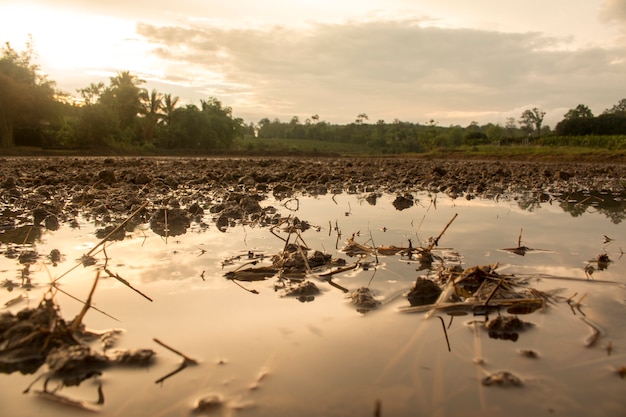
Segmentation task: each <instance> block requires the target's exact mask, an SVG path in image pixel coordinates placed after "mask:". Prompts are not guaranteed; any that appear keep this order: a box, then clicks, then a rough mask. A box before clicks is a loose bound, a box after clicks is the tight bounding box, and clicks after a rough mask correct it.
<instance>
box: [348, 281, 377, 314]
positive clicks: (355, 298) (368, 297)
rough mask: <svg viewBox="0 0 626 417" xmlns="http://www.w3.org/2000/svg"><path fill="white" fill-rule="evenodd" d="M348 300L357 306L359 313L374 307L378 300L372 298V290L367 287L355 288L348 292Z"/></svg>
mask: <svg viewBox="0 0 626 417" xmlns="http://www.w3.org/2000/svg"><path fill="white" fill-rule="evenodd" d="M348 297H349V298H350V302H351V303H352V304H354V305H355V306H356V307H357V311H358V312H359V313H365V312H368V311H370V310H373V309H375V308H376V307H378V305H379V304H380V301H378V300H377V299H375V298H374V294H373V293H372V290H370V289H369V288H367V287H361V288H357V289H356V290H354V291H351V292H350V293H349V294H348Z"/></svg>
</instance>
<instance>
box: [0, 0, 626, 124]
mask: <svg viewBox="0 0 626 417" xmlns="http://www.w3.org/2000/svg"><path fill="white" fill-rule="evenodd" d="M29 35H30V36H32V39H33V43H34V49H35V51H36V52H37V59H36V63H37V64H38V65H39V66H40V67H41V70H42V72H44V73H46V74H48V77H49V79H51V80H53V81H55V82H56V83H57V88H59V89H61V90H63V91H66V92H68V93H71V94H73V95H76V96H78V94H77V93H76V90H77V89H79V88H84V87H87V86H89V84H91V83H97V82H99V81H103V82H104V83H105V84H108V82H109V80H110V77H113V76H115V75H116V74H117V73H119V72H120V71H130V72H131V73H132V74H134V75H137V76H138V77H139V78H140V79H143V80H145V81H146V83H145V84H144V87H145V88H147V89H149V90H152V89H156V90H158V91H159V92H161V93H170V94H172V95H173V96H178V97H179V100H180V101H179V103H181V104H196V105H199V103H200V100H201V99H208V98H210V97H216V98H217V99H219V100H220V101H221V102H222V103H223V104H224V105H225V106H230V107H231V108H232V109H233V115H234V116H235V117H240V118H242V119H244V120H245V121H246V122H247V123H251V122H252V123H258V122H259V120H261V119H262V118H266V117H267V118H269V119H271V120H273V119H276V118H278V119H280V120H281V121H284V122H288V121H290V120H291V119H292V118H293V117H294V116H297V117H298V118H299V120H300V121H301V122H304V121H305V120H306V119H308V118H311V116H313V115H318V116H319V120H323V121H327V122H330V123H340V124H344V123H351V122H353V121H355V119H356V118H357V116H358V115H359V114H362V113H365V114H366V115H367V116H368V118H369V123H376V122H377V121H379V120H384V121H385V122H388V123H391V122H393V121H394V120H395V119H398V120H402V121H408V122H414V123H422V124H424V123H427V122H429V121H430V120H433V121H435V122H436V123H437V124H438V125H440V126H449V125H461V126H467V125H469V124H470V123H471V122H477V123H479V124H485V123H489V122H490V123H495V124H500V125H504V124H505V123H506V120H507V118H509V117H514V118H515V119H516V120H518V119H519V118H520V116H521V114H522V112H523V111H524V110H526V109H531V108H533V107H537V108H540V109H542V110H543V111H545V112H546V116H545V123H544V124H547V125H550V126H552V127H554V126H555V125H556V123H557V122H558V121H560V120H561V119H562V118H563V115H564V114H565V113H566V112H567V110H569V109H571V108H575V107H576V106H577V105H578V104H585V105H587V106H588V107H589V108H590V109H591V110H592V111H593V112H594V114H600V113H601V112H602V111H604V110H605V109H607V108H610V107H612V106H613V105H615V104H617V103H618V102H619V101H620V100H621V99H623V98H626V0H524V1H519V0H506V1H503V0H472V1H467V0H358V1H357V0H311V1H300V0H290V1H288V2H286V1H283V0H263V1H260V0H230V1H228V2H226V1H224V0H219V1H217V0H176V1H171V0H167V1H166V0H123V1H122V0H90V1H84V0H18V1H13V0H0V42H2V43H3V44H4V43H5V42H10V44H11V46H12V47H13V48H14V49H17V50H23V49H24V48H25V45H26V42H27V41H28V37H29Z"/></svg>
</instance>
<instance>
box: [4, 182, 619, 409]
mask: <svg viewBox="0 0 626 417" xmlns="http://www.w3.org/2000/svg"><path fill="white" fill-rule="evenodd" d="M415 196H416V197H417V203H416V204H415V205H413V206H412V207H410V208H408V209H405V210H401V211H399V210H396V209H394V207H393V205H392V201H393V199H394V196H382V197H380V198H378V200H377V202H376V204H375V205H372V204H370V203H368V202H366V201H365V199H363V198H362V197H360V196H356V195H347V194H342V195H336V196H334V197H331V196H323V197H318V198H311V197H301V198H299V199H298V200H297V201H295V200H290V201H271V200H267V201H264V202H262V203H261V204H262V205H263V206H265V205H273V206H274V207H276V208H277V209H278V210H279V212H280V213H281V214H282V215H284V216H287V215H292V216H298V217H299V218H300V219H303V220H307V221H308V222H309V223H310V224H311V225H313V226H317V227H313V228H311V229H309V230H307V231H306V232H304V233H302V238H303V239H304V241H305V242H306V244H307V245H308V246H309V247H310V248H312V249H317V250H320V251H324V252H326V253H330V254H332V255H333V257H338V258H343V259H345V260H346V261H347V262H348V263H352V262H354V261H355V258H351V257H349V256H347V255H346V254H345V253H343V252H342V251H341V248H342V247H343V246H344V244H345V240H346V239H347V238H349V237H350V236H352V235H353V234H354V236H355V240H356V241H357V242H359V243H362V244H369V245H371V244H372V242H373V243H374V244H375V245H376V246H380V245H383V246H389V245H397V246H407V244H408V240H409V239H410V240H411V242H412V245H413V246H418V245H424V246H425V245H427V244H428V239H429V238H430V237H436V236H438V235H439V233H440V232H441V231H442V230H443V228H444V226H445V225H446V224H447V223H448V222H449V221H450V220H451V219H452V218H453V217H454V215H455V214H458V216H457V217H456V218H455V220H454V221H453V222H452V223H451V224H450V226H449V228H448V229H447V230H446V232H445V233H444V235H443V236H442V238H441V240H440V241H439V246H438V247H436V249H435V251H434V252H435V254H436V255H438V256H440V257H441V258H442V259H444V263H446V264H448V265H451V264H459V265H461V266H462V267H464V268H467V267H470V266H474V265H485V264H496V263H497V264H498V265H499V266H498V271H499V272H500V273H502V274H505V273H506V274H517V275H524V276H529V277H530V280H529V285H531V286H532V287H534V288H537V289H539V290H541V291H553V290H554V291H556V290H559V291H558V292H555V294H556V295H557V296H560V297H562V298H560V299H559V298H555V302H554V303H553V304H551V305H549V307H548V308H547V309H545V310H540V311H537V312H535V313H533V314H529V315H523V316H522V315H520V318H522V319H523V320H524V321H527V322H531V323H532V324H533V325H532V327H530V328H529V329H528V330H525V331H523V332H520V334H519V339H518V340H517V341H516V342H513V341H509V340H497V339H492V338H490V337H489V336H488V334H487V332H486V331H485V330H484V329H483V328H482V327H481V326H479V324H477V323H478V322H480V321H483V320H484V319H485V318H484V317H483V316H478V317H472V316H471V315H467V316H461V317H455V318H454V319H453V320H452V322H451V324H450V326H449V328H448V330H447V333H448V339H449V344H450V351H448V347H447V344H446V339H445V336H444V333H443V330H442V324H441V321H440V320H439V319H438V318H437V317H431V318H428V319H427V318H426V317H425V314H424V313H414V314H407V313H404V312H401V311H400V309H401V308H402V307H406V306H408V305H409V303H408V301H407V299H406V296H405V294H406V292H407V291H408V290H409V289H410V288H411V287H412V285H413V283H414V281H415V279H416V278H417V277H418V276H420V275H427V274H428V273H429V271H428V270H419V271H418V269H420V266H419V264H418V263H416V262H409V261H407V260H406V259H401V257H400V256H399V255H394V256H379V257H378V264H377V265H375V267H373V268H369V269H367V270H363V269H357V270H353V271H348V272H345V273H343V274H339V275H336V276H335V277H334V278H333V281H334V282H335V283H336V284H339V285H340V286H342V287H344V288H346V289H349V290H354V289H357V288H359V287H368V286H369V288H370V289H371V290H372V291H373V292H374V295H375V297H376V299H377V300H378V301H380V302H381V304H380V305H379V306H378V308H376V309H374V310H371V311H369V312H367V313H362V312H359V311H357V308H356V307H355V306H354V305H353V304H351V303H350V301H349V299H348V298H347V297H346V294H344V293H343V292H342V291H340V290H339V289H337V288H336V287H333V286H331V285H329V284H328V283H327V282H324V281H323V280H322V279H320V278H318V277H310V278H309V279H310V280H311V281H313V282H314V283H315V284H316V285H317V286H318V287H319V289H320V290H321V293H320V294H319V295H316V296H315V298H314V300H313V301H309V302H300V301H298V300H297V299H295V298H293V297H284V296H283V293H282V291H281V290H280V288H276V286H277V284H278V281H277V280H276V279H268V280H264V281H256V282H239V284H240V285H241V286H243V287H244V288H245V289H242V288H241V287H239V286H237V285H236V283H235V282H233V281H231V280H228V279H226V278H224V273H226V272H227V271H232V270H235V269H237V268H238V267H240V266H241V265H242V264H243V263H245V262H247V261H248V260H247V256H248V252H249V251H252V252H253V253H254V254H265V255H268V257H269V256H271V255H273V254H275V253H277V252H279V251H280V250H282V248H283V245H284V242H283V241H282V240H280V239H279V238H278V237H276V236H275V235H274V234H272V233H271V232H270V230H269V228H267V227H259V226H254V225H237V226H235V227H230V228H228V229H227V231H226V232H220V231H219V230H218V229H217V228H216V227H215V226H214V224H213V223H211V222H210V221H209V220H208V217H207V221H206V224H198V223H193V224H192V225H191V227H190V228H189V229H188V230H187V233H185V234H183V235H180V236H174V237H172V236H168V237H167V238H166V237H163V236H159V235H157V234H155V233H153V232H152V231H151V230H150V228H149V226H148V225H139V226H138V227H137V228H135V229H133V230H129V231H127V233H126V238H125V239H124V240H123V241H116V242H114V243H111V244H109V245H107V246H106V256H105V254H104V253H103V252H99V253H98V254H97V255H96V259H97V263H96V265H94V266H89V267H84V266H82V265H81V266H78V267H77V268H75V269H72V268H73V267H74V266H75V265H76V264H77V259H78V258H80V257H81V256H82V255H83V254H85V253H87V252H88V251H89V250H90V249H91V248H93V247H94V246H95V245H97V244H98V242H99V241H100V239H98V238H97V237H96V236H95V235H94V231H95V229H96V228H97V227H99V226H98V225H95V224H94V223H93V222H91V221H89V220H86V219H81V218H79V219H78V226H79V227H70V225H69V224H62V225H61V227H60V228H59V230H57V231H55V232H50V231H44V232H42V233H41V235H40V236H38V237H37V239H36V240H35V241H34V243H33V245H32V248H31V249H33V250H36V251H37V253H38V254H39V255H46V254H48V253H50V251H51V250H52V249H58V250H59V251H60V252H61V254H62V259H61V261H60V262H59V263H58V264H57V265H56V266H53V265H52V263H51V262H50V261H49V260H48V259H47V258H45V257H44V256H40V257H39V258H38V260H37V261H36V262H35V263H33V264H32V265H31V266H30V268H29V272H30V275H29V276H30V278H31V282H32V284H33V285H34V286H35V287H34V288H32V289H30V290H28V291H26V290H25V289H24V288H21V287H20V286H19V284H20V283H21V280H20V275H21V272H20V271H22V270H23V267H24V265H21V264H19V262H18V261H17V260H16V259H10V258H9V257H7V256H6V255H7V253H8V252H10V251H9V248H18V249H23V247H22V245H18V244H15V243H3V244H2V246H1V249H2V251H3V255H5V256H3V257H2V258H0V274H1V275H0V279H1V280H2V281H5V280H10V281H12V282H14V283H15V284H16V285H17V286H16V287H14V288H13V289H12V291H8V290H7V289H6V288H4V289H3V290H2V292H1V293H0V303H2V304H4V303H5V302H7V301H9V300H12V299H14V298H15V297H17V296H19V295H23V299H22V300H21V301H19V302H16V303H15V304H11V305H10V306H8V307H5V311H12V312H17V311H19V310H21V309H22V308H24V307H26V306H31V307H34V306H36V305H37V304H38V302H39V301H40V299H41V297H42V294H43V293H44V292H45V290H46V289H47V283H48V282H49V281H50V280H51V279H56V278H58V277H62V278H61V279H60V280H59V283H60V284H61V288H62V289H63V290H64V291H65V292H67V293H69V294H71V295H73V296H75V297H78V298H80V299H85V298H86V297H87V294H88V293H89V289H90V288H91V285H92V282H93V279H94V277H95V276H96V274H97V270H98V269H99V268H100V269H101V268H102V267H103V266H104V265H105V262H106V267H107V269H108V270H110V271H111V272H113V273H116V274H118V275H119V276H121V277H123V278H124V279H126V280H128V281H129V282H130V283H131V284H132V285H133V286H134V287H135V288H137V289H138V290H140V291H141V292H143V293H144V294H146V295H147V296H148V297H150V298H151V299H152V300H153V301H149V300H147V299H145V298H143V297H142V296H140V295H139V294H137V293H136V292H133V291H132V290H130V289H129V288H127V287H126V286H124V285H122V284H120V283H119V282H118V281H116V280H115V279H113V278H105V279H102V280H100V282H99V283H98V287H97V290H96V292H95V296H94V304H95V306H96V307H97V308H98V309H99V310H101V311H103V312H105V313H106V314H107V315H104V314H101V313H99V312H97V311H94V310H91V311H90V312H89V313H88V314H87V316H86V317H85V323H86V325H87V326H88V327H90V328H93V329H99V330H102V329H110V328H120V329H123V330H124V334H123V336H122V337H120V339H119V340H118V342H117V345H118V347H124V348H146V347H147V348H152V349H154V350H155V351H156V352H157V360H156V362H155V363H154V364H153V365H151V366H150V367H149V368H147V369H134V368H132V369H110V370H106V371H105V372H104V373H103V375H102V376H101V377H99V378H97V379H90V380H87V381H85V382H83V383H82V384H81V385H80V386H79V387H65V388H63V389H62V390H61V391H60V392H59V393H61V394H62V395H65V396H67V397H71V398H73V399H81V400H85V401H87V402H93V401H95V400H96V399H97V397H98V395H97V383H99V382H101V383H102V390H103V393H104V398H105V402H104V404H103V405H102V406H95V407H97V408H98V409H99V410H100V414H101V415H103V416H119V415H142V416H143V415H145V416H187V415H190V414H194V412H193V407H194V405H195V404H196V402H197V401H198V400H199V399H201V398H205V399H211V398H213V399H214V401H215V402H218V403H219V405H216V406H213V407H207V409H206V410H204V411H202V412H198V413H196V414H200V415H202V413H204V414H207V415H250V416H293V415H299V416H320V415H325V416H353V415H362V416H367V415H375V413H376V410H377V409H378V412H379V415H383V416H409V415H411V416H413V415H435V416H502V415H507V416H526V415H569V416H587V415H589V416H591V415H604V416H623V415H626V400H625V399H624V398H625V397H624V395H623V394H624V390H625V389H626V385H625V384H626V380H624V379H623V378H621V377H620V375H619V374H618V373H617V372H616V369H618V368H619V367H623V366H626V321H625V320H624V317H625V313H626V287H625V284H626V258H624V257H622V249H626V240H625V239H626V224H625V223H624V222H619V221H617V222H616V221H615V220H613V221H612V220H611V219H610V218H609V217H608V216H607V215H606V214H605V213H603V212H600V211H597V210H594V208H593V207H591V208H589V209H587V210H585V211H584V212H583V213H576V215H572V214H570V213H569V212H564V211H563V209H562V208H561V207H560V206H557V205H551V204H550V203H549V202H546V203H544V204H540V205H535V206H533V207H531V209H530V210H529V209H528V207H525V205H524V204H522V203H521V202H519V201H500V202H496V201H494V200H481V199H475V200H465V199H451V198H449V197H446V196H445V195H436V196H435V195H428V194H416V195H415ZM522 206H524V207H525V208H524V209H522V208H521V207H522ZM275 233H276V234H278V235H280V236H282V237H286V234H285V233H281V232H279V231H278V230H275ZM339 234H340V236H339ZM520 234H521V244H522V246H526V247H527V248H530V249H534V250H529V251H527V252H526V253H525V255H524V256H520V255H516V254H513V253H511V252H508V251H505V250H502V249H503V248H512V247H516V246H518V239H519V237H520ZM605 236H606V237H609V238H611V239H614V240H611V241H608V242H607V241H606V240H607V239H605ZM600 254H606V255H608V256H609V258H610V259H611V260H612V262H610V263H609V265H608V268H606V269H603V270H599V269H598V268H597V267H598V265H597V263H589V261H590V260H593V259H595V258H596V257H597V256H598V255H600ZM239 255H240V258H239V259H236V257H237V256H239ZM226 260H232V264H231V263H230V262H225V261H226ZM369 260H373V259H369ZM225 263H226V265H225ZM269 264H270V262H269V260H268V259H261V261H260V263H258V264H257V266H259V265H269ZM589 265H591V266H594V270H593V271H592V270H591V269H589V268H588V269H587V272H586V271H585V267H586V266H589ZM68 271H69V272H68ZM590 272H591V274H590ZM103 276H104V275H103ZM247 290H248V291H247ZM251 290H254V291H256V292H258V294H253V293H251V292H250V291H251ZM567 298H571V299H572V300H573V301H580V309H575V308H574V309H573V308H572V307H570V305H569V304H568V303H567V302H566V301H565V300H566V299H567ZM55 299H56V301H57V302H58V303H59V305H60V307H61V312H62V314H63V316H64V317H66V318H68V319H69V318H72V317H74V316H75V315H76V314H77V313H78V312H79V311H80V309H81V307H82V306H81V304H79V303H78V302H76V301H75V300H73V299H71V298H70V297H68V296H67V295H64V294H62V293H58V294H57V295H56V296H55ZM583 314H584V315H583ZM110 316H112V317H113V318H112V317H110ZM442 318H443V319H444V321H445V324H446V326H447V325H448V324H449V323H450V317H449V316H446V315H442ZM583 318H584V319H585V320H587V321H583V320H582V319H583ZM588 323H591V324H593V325H595V326H596V327H597V328H598V329H599V330H600V331H601V334H600V336H599V338H598V339H597V341H596V342H595V343H594V344H593V345H592V346H586V345H587V343H588V338H589V337H590V336H591V335H592V328H591V327H590V325H589V324H588ZM153 338H157V339H159V340H161V341H163V342H165V343H166V344H168V345H170V346H171V347H173V348H175V349H177V350H178V351H180V352H182V353H184V354H186V355H187V356H189V357H191V358H193V359H195V360H197V362H198V363H197V364H196V365H195V366H190V367H188V368H186V369H184V370H182V371H181V372H179V373H177V374H175V375H173V376H171V377H170V378H167V379H166V380H165V381H163V382H161V383H155V381H157V380H158V379H160V378H162V377H163V376H165V375H167V374H168V373H170V372H172V371H174V370H175V369H176V368H177V367H178V366H179V364H180V363H181V358H180V357H179V356H177V355H176V354H174V353H173V352H171V351H169V350H167V349H164V348H163V347H161V346H160V345H158V344H156V343H155V342H154V341H153ZM609 345H610V346H611V347H612V349H607V346H609ZM96 346H97V345H96ZM522 351H532V352H533V353H534V354H535V356H536V357H533V358H531V357H528V355H523V354H522V353H520V352H522ZM500 371H506V372H509V373H510V374H511V375H513V376H514V377H515V378H519V382H520V384H519V385H515V384H511V386H505V385H506V383H504V384H503V386H500V385H498V384H497V383H496V384H493V385H485V384H484V383H483V382H484V381H485V378H486V377H488V376H489V375H491V374H493V373H495V372H500ZM40 372H41V370H40ZM35 376H36V375H21V374H19V373H13V374H10V375H6V374H2V375H0V401H1V403H2V415H11V416H34V415H46V416H57V415H58V416H61V415H63V416H67V415H72V414H74V413H75V414H77V415H78V414H84V411H77V410H75V409H74V408H73V407H72V406H67V405H62V404H58V403H56V402H53V401H50V400H49V399H46V398H41V397H40V396H38V395H37V394H33V393H30V394H22V391H23V390H24V389H25V388H26V387H27V386H28V384H29V383H30V382H31V381H32V380H33V379H34V378H35ZM36 387H37V388H38V389H41V384H39V385H36ZM198 411H199V410H198Z"/></svg>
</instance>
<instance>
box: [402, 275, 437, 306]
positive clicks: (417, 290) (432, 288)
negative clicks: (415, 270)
mask: <svg viewBox="0 0 626 417" xmlns="http://www.w3.org/2000/svg"><path fill="white" fill-rule="evenodd" d="M440 294H441V288H439V286H438V285H437V284H435V282H434V281H432V280H430V279H428V278H423V277H418V278H417V280H416V281H415V285H414V286H413V288H411V291H409V293H408V295H407V298H408V300H409V303H410V304H411V306H422V305H425V304H433V303H434V302H435V301H437V298H439V295H440Z"/></svg>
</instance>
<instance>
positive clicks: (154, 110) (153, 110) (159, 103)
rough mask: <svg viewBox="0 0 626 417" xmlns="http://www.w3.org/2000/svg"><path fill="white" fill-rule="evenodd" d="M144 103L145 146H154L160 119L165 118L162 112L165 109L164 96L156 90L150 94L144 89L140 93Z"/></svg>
mask: <svg viewBox="0 0 626 417" xmlns="http://www.w3.org/2000/svg"><path fill="white" fill-rule="evenodd" d="M140 98H141V100H142V102H143V109H142V113H143V114H144V115H145V118H144V126H143V142H144V143H145V144H153V141H154V131H155V129H156V127H157V124H158V123H159V119H161V118H162V117H163V114H162V113H160V111H161V110H162V109H163V95H162V94H161V93H159V92H158V91H157V90H156V89H153V90H152V91H151V92H150V93H148V91H147V90H145V89H143V90H141V93H140Z"/></svg>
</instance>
